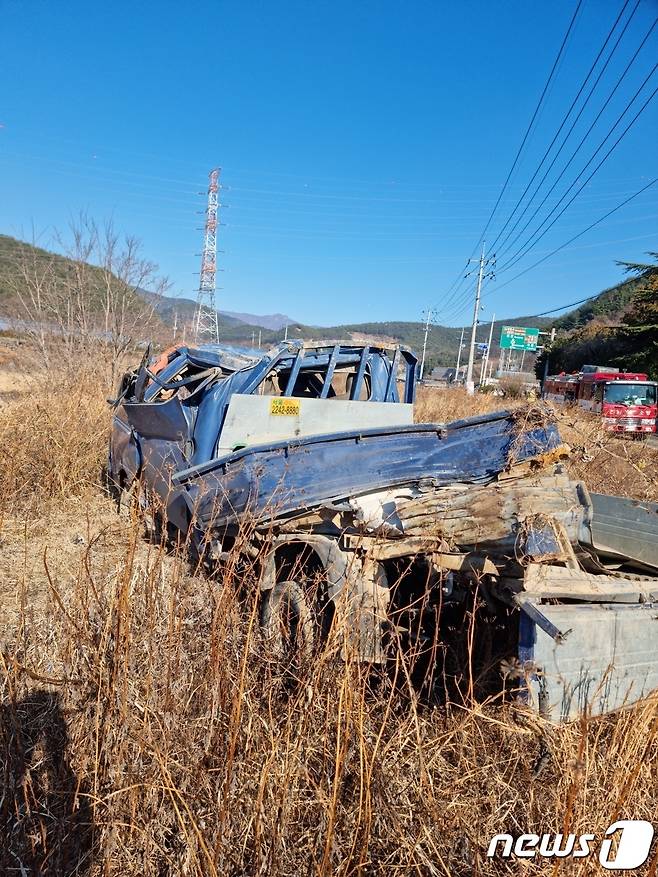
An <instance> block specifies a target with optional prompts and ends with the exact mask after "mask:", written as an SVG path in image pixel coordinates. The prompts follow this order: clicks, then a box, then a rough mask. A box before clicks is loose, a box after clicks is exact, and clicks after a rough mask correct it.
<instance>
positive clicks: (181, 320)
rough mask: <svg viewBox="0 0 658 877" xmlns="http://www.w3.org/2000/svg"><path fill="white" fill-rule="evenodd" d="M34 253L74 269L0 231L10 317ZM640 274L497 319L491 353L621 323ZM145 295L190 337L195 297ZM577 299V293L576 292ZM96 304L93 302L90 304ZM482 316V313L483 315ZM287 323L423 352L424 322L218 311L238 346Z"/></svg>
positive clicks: (445, 339) (438, 362)
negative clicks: (314, 320) (569, 303)
mask: <svg viewBox="0 0 658 877" xmlns="http://www.w3.org/2000/svg"><path fill="white" fill-rule="evenodd" d="M21 252H22V253H24V254H25V253H31V254H33V256H34V258H35V259H36V260H37V262H38V261H40V260H44V259H46V257H47V258H48V259H51V260H53V259H54V268H55V270H56V272H57V273H64V274H65V273H66V272H69V271H70V270H71V263H70V260H68V259H66V258H65V257H63V256H53V255H52V254H51V253H47V252H46V251H44V250H40V249H39V248H35V247H32V246H31V245H30V244H27V243H23V242H21V241H17V240H15V239H14V238H10V237H8V236H5V235H0V313H1V314H2V315H3V316H9V317H11V316H12V314H16V313H18V312H20V308H19V305H18V302H17V300H16V298H15V295H14V294H13V286H14V285H15V283H13V284H12V283H10V282H9V281H10V279H13V281H14V282H15V281H16V279H17V277H19V264H18V258H17V257H18V255H19V253H21ZM637 285H638V280H637V278H631V279H629V280H626V281H624V282H623V283H620V284H617V286H614V287H612V288H610V289H607V290H604V291H603V292H601V293H600V294H599V295H597V296H594V297H593V298H591V299H590V300H588V301H587V302H586V303H585V304H583V305H581V306H580V307H578V308H575V309H573V310H571V311H569V312H567V313H566V314H564V315H562V316H560V317H558V318H554V319H551V318H548V317H534V316H526V317H517V318H515V319H512V320H505V321H504V323H503V321H500V320H497V321H496V324H495V326H494V332H493V345H492V347H493V351H492V353H493V355H494V356H496V353H497V348H498V341H499V339H500V329H501V327H502V326H503V325H516V326H534V327H538V328H539V329H542V330H543V329H547V328H550V327H551V326H555V327H556V328H557V329H559V330H560V333H561V334H564V333H565V332H568V331H569V330H572V329H576V328H580V327H583V326H589V325H590V324H591V325H592V326H595V325H597V324H601V323H603V324H607V325H614V324H615V323H618V322H619V320H620V319H621V317H622V316H623V314H624V312H625V310H626V309H627V308H628V305H629V302H630V299H631V297H632V295H633V293H634V292H635V290H636V289H637ZM140 292H141V295H142V296H143V297H144V298H146V299H148V300H149V301H150V302H151V303H152V304H153V307H154V309H155V311H156V313H157V314H158V316H159V317H160V319H161V320H162V322H163V323H164V324H165V326H167V327H169V330H171V329H172V328H173V327H174V325H176V328H177V332H176V338H177V339H183V338H187V339H189V338H191V337H192V326H193V319H194V312H195V309H196V303H195V301H194V300H193V299H191V298H174V297H171V296H157V295H154V294H153V293H151V292H148V291H146V290H141V291H140ZM573 297H574V298H577V297H578V293H577V292H576V291H574V292H573ZM93 307H94V304H93V303H92V308H93ZM483 317H484V315H483ZM286 325H287V326H288V336H289V337H290V338H302V339H304V340H306V341H327V340H334V339H339V338H341V339H352V340H354V341H363V342H366V343H368V342H371V343H373V344H387V345H392V344H403V345H406V346H407V347H411V348H412V349H413V350H414V351H415V352H416V353H417V354H420V353H421V352H422V348H423V338H424V326H423V324H422V323H420V322H411V321H399V320H389V321H385V322H378V323H347V324H342V325H336V326H307V325H304V324H302V323H300V322H299V321H297V320H293V319H292V318H291V317H288V316H287V315H286V314H279V313H275V314H267V315H257V314H250V313H246V312H237V311H220V312H219V333H220V337H221V339H222V341H224V342H226V343H229V344H239V345H240V346H247V347H251V346H257V345H258V342H259V340H260V344H261V347H262V348H267V347H270V346H272V345H274V344H277V343H279V342H280V341H281V340H282V338H283V336H284V332H285V327H286ZM488 329H489V324H488V323H487V322H486V320H485V319H483V320H482V323H481V325H480V327H479V328H478V335H477V340H478V341H479V342H482V341H486V340H487V337H488ZM460 332H461V330H460V329H459V328H452V327H446V326H432V327H431V330H430V333H429V336H428V339H427V360H426V367H427V368H433V367H435V366H452V365H454V364H455V361H456V358H457V350H458V347H459V337H460ZM469 339H470V331H467V332H466V333H465V335H464V342H465V343H468V341H469Z"/></svg>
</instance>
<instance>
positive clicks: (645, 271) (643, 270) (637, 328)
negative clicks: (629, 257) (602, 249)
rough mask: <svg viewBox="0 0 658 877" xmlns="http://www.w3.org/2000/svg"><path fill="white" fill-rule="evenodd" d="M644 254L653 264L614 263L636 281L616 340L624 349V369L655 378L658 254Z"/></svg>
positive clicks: (657, 367) (657, 360) (657, 375)
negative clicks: (620, 342) (634, 289)
mask: <svg viewBox="0 0 658 877" xmlns="http://www.w3.org/2000/svg"><path fill="white" fill-rule="evenodd" d="M648 255H649V256H651V257H652V259H654V260H655V261H654V263H653V264H643V263H637V262H618V263H617V264H619V265H622V266H623V267H624V269H625V270H626V271H627V273H629V274H635V275H636V276H637V278H638V280H639V281H640V283H639V286H638V289H637V290H636V292H635V294H634V296H633V298H632V300H631V306H630V308H629V310H628V311H627V313H626V315H625V316H624V319H623V323H622V327H621V329H620V339H621V340H622V342H623V346H624V348H625V351H624V352H625V356H624V365H625V367H626V368H628V369H629V370H633V371H643V372H648V373H649V375H650V376H651V377H652V378H656V379H658V253H648Z"/></svg>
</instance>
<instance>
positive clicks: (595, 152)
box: [498, 19, 658, 270]
mask: <svg viewBox="0 0 658 877" xmlns="http://www.w3.org/2000/svg"><path fill="white" fill-rule="evenodd" d="M657 23H658V19H656V20H655V21H654V22H653V24H652V25H651V27H650V28H649V30H648V32H647V33H646V35H645V37H644V39H643V40H642V42H641V43H640V45H639V46H638V48H637V49H636V51H635V53H634V54H633V57H632V58H631V60H630V61H629V62H628V64H627V65H626V67H625V69H624V71H623V73H622V74H621V76H620V77H619V79H618V80H617V82H616V84H615V86H614V88H613V89H612V91H611V92H610V94H609V95H608V97H607V98H606V100H605V102H604V104H603V106H602V107H601V109H600V110H599V112H598V113H597V115H596V118H595V119H594V121H593V122H592V123H591V125H590V126H589V128H588V129H587V131H586V132H585V134H584V135H583V137H582V138H581V140H580V142H579V143H578V145H577V146H576V148H575V149H574V150H573V152H572V153H571V156H570V157H569V159H568V161H567V162H566V164H565V165H564V166H563V168H562V170H561V171H560V173H559V175H558V176H557V177H556V179H555V180H554V181H553V184H552V185H551V187H550V189H549V190H548V192H547V193H546V194H545V196H544V198H543V200H542V202H541V204H539V206H538V207H537V208H536V209H535V211H534V213H533V214H532V215H531V216H530V218H529V219H528V221H527V222H526V224H525V225H524V226H523V228H522V229H521V230H520V231H519V233H518V234H517V235H516V237H515V238H514V240H513V241H512V242H511V243H510V244H509V246H505V244H506V242H507V241H508V240H509V237H510V236H511V234H512V233H513V231H514V229H511V230H510V233H509V234H508V235H507V237H506V238H505V240H504V241H503V246H502V250H499V252H498V256H499V257H502V256H503V255H504V254H505V253H507V252H508V251H509V250H510V249H512V248H513V247H514V246H515V245H516V243H517V241H518V240H519V238H520V237H522V235H523V234H524V232H525V231H526V229H527V228H528V226H529V225H530V224H531V223H532V221H533V220H534V219H535V217H536V216H537V215H538V214H539V213H540V211H541V209H542V208H543V206H544V204H545V203H546V201H547V200H548V198H549V197H550V196H551V194H552V193H553V192H554V191H555V188H556V187H557V185H558V183H559V182H560V180H561V179H562V177H563V176H564V174H565V173H566V171H567V170H568V168H569V167H570V166H571V164H572V162H573V160H574V159H575V158H576V156H577V155H578V153H579V151H580V150H581V148H582V146H583V144H584V143H585V141H586V140H587V138H588V137H589V135H590V133H591V132H592V130H593V129H594V127H595V125H596V124H597V122H598V121H599V119H600V118H601V115H602V114H603V112H604V110H605V109H606V107H607V106H608V104H609V103H610V101H611V100H612V98H613V97H614V95H615V93H616V91H617V89H618V88H619V86H620V85H621V83H622V82H623V81H624V79H625V77H626V75H627V74H628V71H629V70H630V68H631V66H632V65H633V63H634V61H635V59H636V58H637V56H638V55H639V53H640V51H641V50H642V48H643V47H644V45H645V43H646V42H647V40H648V39H649V36H650V35H651V33H652V32H653V30H654V28H655V27H656V24H657ZM656 66H658V65H656ZM655 69H656V67H655V66H654V68H653V69H652V71H651V72H650V73H649V75H648V76H647V77H646V79H645V80H644V82H643V83H642V85H641V86H640V88H639V89H638V90H637V91H636V93H635V94H634V95H633V97H632V98H631V100H630V101H629V102H628V103H627V105H626V107H625V108H624V111H623V112H622V113H621V115H620V116H619V117H618V119H617V121H616V122H615V124H614V125H613V126H612V128H611V129H610V130H609V131H608V133H607V134H606V136H605V137H604V138H603V140H602V141H601V143H600V144H599V146H598V147H597V148H596V150H595V151H594V153H593V154H592V155H591V156H590V158H589V160H588V161H587V162H586V164H585V166H584V167H583V168H582V169H581V171H580V173H579V174H578V175H577V177H576V179H575V180H574V181H573V182H572V184H571V185H570V186H569V187H568V189H567V191H566V193H565V194H564V195H563V196H562V198H561V199H560V201H558V203H557V205H554V206H553V208H552V210H551V211H550V212H549V214H548V215H547V216H546V217H545V219H544V222H546V220H547V219H549V218H550V216H551V215H552V213H553V212H554V211H555V209H557V207H558V206H559V204H560V203H561V202H562V201H563V200H564V198H565V197H566V195H567V194H568V193H569V191H570V190H571V189H572V188H573V186H574V185H575V184H576V183H577V181H578V179H579V178H580V176H581V174H582V173H583V172H584V171H585V170H586V169H587V167H588V165H589V164H590V163H591V162H592V161H593V159H594V158H595V156H596V155H597V154H598V152H599V151H600V150H601V149H602V148H603V145H604V144H605V142H606V141H607V140H608V138H609V137H610V136H611V135H612V133H613V131H614V129H615V128H616V127H617V125H618V124H619V123H620V122H621V120H622V118H623V117H624V115H625V114H626V113H627V112H628V110H629V109H630V107H631V106H632V104H633V103H634V101H635V100H636V98H637V97H638V95H639V93H640V92H641V91H642V89H643V88H644V86H645V85H646V83H647V82H648V80H649V79H650V78H651V76H652V75H653V73H654V72H655ZM576 121H577V120H576ZM565 142H566V140H565ZM552 166H553V163H551V166H550V167H549V168H548V170H547V171H546V173H545V174H544V177H542V180H541V182H540V184H539V186H538V188H537V190H536V192H535V194H536V193H537V192H538V191H539V189H540V188H541V186H542V185H543V183H544V180H545V179H546V176H547V174H548V173H550V170H551V168H552ZM522 215H523V214H522ZM520 219H521V217H519V221H520ZM544 222H542V223H541V224H540V225H539V227H538V228H537V229H535V231H534V232H533V233H532V234H531V235H530V238H529V239H528V240H530V239H531V238H532V237H533V235H534V234H536V232H537V231H539V230H540V229H541V227H542V225H543V224H544ZM517 224H518V223H516V224H515V226H514V228H516V225H517ZM526 243H527V241H526ZM524 246H525V244H523V245H522V247H521V248H520V249H523V247H524ZM517 252H518V250H517ZM515 255H516V253H515ZM501 270H502V269H501Z"/></svg>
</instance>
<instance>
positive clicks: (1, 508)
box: [0, 363, 109, 516]
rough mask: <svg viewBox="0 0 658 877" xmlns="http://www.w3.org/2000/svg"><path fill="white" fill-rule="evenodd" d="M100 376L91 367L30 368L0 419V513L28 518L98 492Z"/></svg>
mask: <svg viewBox="0 0 658 877" xmlns="http://www.w3.org/2000/svg"><path fill="white" fill-rule="evenodd" d="M107 390H108V388H107V385H106V383H105V380H104V375H103V374H100V373H98V372H97V371H96V370H95V367H94V365H93V363H80V364H79V366H78V367H77V368H62V370H61V371H59V372H58V373H57V374H53V373H52V372H50V371H46V370H44V369H38V368H36V367H33V370H32V371H31V373H30V375H29V384H28V386H27V387H26V386H25V385H24V384H22V385H21V390H20V392H19V393H18V395H17V398H15V399H12V401H11V402H10V403H9V404H7V405H6V406H5V407H4V408H3V410H2V412H1V414H0V447H2V449H3V462H2V466H1V467H0V512H2V513H4V514H5V515H6V514H8V513H10V512H16V511H22V512H25V513H28V514H29V515H31V516H34V515H36V514H38V513H39V512H40V511H43V510H44V508H45V507H46V506H47V505H49V504H51V503H52V502H53V501H61V500H62V499H64V498H66V497H70V496H80V495H83V494H85V493H88V492H90V491H94V490H97V489H98V484H99V476H100V472H101V467H102V465H103V462H104V460H105V458H106V453H107V436H108V430H109V409H108V406H107V403H106V396H107Z"/></svg>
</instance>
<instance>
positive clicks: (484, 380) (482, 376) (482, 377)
mask: <svg viewBox="0 0 658 877" xmlns="http://www.w3.org/2000/svg"><path fill="white" fill-rule="evenodd" d="M495 322H496V315H495V314H492V315H491V328H490V329H489V341H488V342H487V351H486V353H485V354H484V361H483V363H482V372H481V374H480V383H481V384H482V385H484V384H486V383H487V368H488V367H489V356H490V355H491V342H492V341H493V330H494V323H495Z"/></svg>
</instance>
